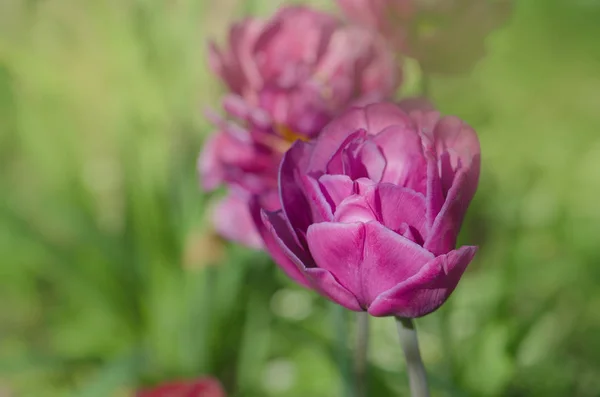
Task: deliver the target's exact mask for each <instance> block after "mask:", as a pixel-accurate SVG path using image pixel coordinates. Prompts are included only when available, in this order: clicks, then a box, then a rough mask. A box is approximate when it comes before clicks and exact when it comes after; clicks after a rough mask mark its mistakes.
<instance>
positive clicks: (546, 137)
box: [0, 0, 600, 397]
mask: <svg viewBox="0 0 600 397" xmlns="http://www.w3.org/2000/svg"><path fill="white" fill-rule="evenodd" d="M312 3H322V4H324V3H327V2H324V1H320V2H315V1H313V2H312ZM207 4H208V2H205V1H204V0H195V1H192V0H179V1H175V0H173V1H158V0H138V1H134V0H126V1H117V0H104V1H88V2H84V1H76V0H43V1H42V0H40V1H34V0H29V1H25V0H22V1H17V0H4V1H3V2H2V4H0V105H1V106H0V133H1V135H0V163H1V167H0V191H1V196H0V197H1V201H0V258H2V261H1V264H0V302H1V304H0V390H1V388H3V387H4V388H9V389H11V390H14V391H15V393H16V395H17V396H36V397H46V396H65V395H73V396H101V397H104V396H109V395H118V393H126V392H127V390H131V389H133V388H135V387H136V385H140V384H152V383H156V382H159V381H162V380H166V379H170V378H178V377H193V376H197V375H199V374H213V375H215V376H218V377H219V378H220V379H221V380H222V381H223V383H224V384H225V386H226V387H227V389H228V390H229V391H230V394H231V395H234V396H249V397H252V396H257V397H258V396H261V397H262V396H289V397H296V396H298V397H299V396H306V395H310V396H314V397H331V396H338V395H341V392H342V388H341V383H340V379H341V378H340V373H339V372H338V370H337V362H338V361H339V355H340V352H341V354H344V351H343V350H340V349H339V346H337V347H336V345H335V343H334V342H333V328H332V326H331V320H330V316H331V313H330V309H329V306H328V305H327V304H326V302H324V301H323V300H322V299H321V298H319V297H317V296H316V295H313V294H311V293H307V292H302V291H301V290H300V289H299V288H298V287H295V286H293V285H292V284H291V283H289V282H288V281H287V280H285V279H284V277H283V276H282V275H281V274H280V273H279V272H278V271H277V270H276V269H275V268H274V267H273V265H272V264H270V263H269V262H268V259H267V258H266V257H265V256H264V255H261V254H258V253H254V252H249V251H246V250H244V249H241V248H236V247H233V246H230V245H225V246H224V247H223V249H224V251H223V253H222V255H221V256H220V257H219V256H216V257H215V252H212V251H213V250H210V251H211V252H208V251H207V250H206V249H204V250H202V249H199V248H198V247H199V246H200V244H202V239H204V238H205V236H206V235H207V233H208V230H209V225H208V224H207V223H206V219H207V217H208V209H209V208H210V203H211V201H212V200H213V199H214V197H209V196H206V195H203V194H202V193H201V192H200V190H199V188H198V186H197V177H196V174H195V158H196V155H197V152H198V151H199V149H200V147H201V143H202V140H203V138H204V137H205V136H206V135H207V134H208V133H209V132H210V128H209V126H208V125H207V123H206V121H205V120H204V119H203V117H202V109H203V108H204V107H205V106H213V107H217V106H218V97H219V94H220V89H221V88H220V86H219V84H218V82H217V81H216V80H215V79H214V77H213V76H211V75H210V73H208V71H207V68H206V62H205V52H204V49H205V41H206V40H207V39H208V38H209V37H215V38H217V39H219V38H222V37H223V36H224V34H225V31H226V29H227V24H228V23H229V22H230V21H231V20H232V19H233V18H235V17H237V16H239V15H241V14H243V13H249V12H251V11H253V10H254V11H256V12H257V13H259V14H261V15H266V14H268V13H270V12H272V10H273V9H274V8H275V6H276V5H275V3H270V2H267V1H264V0H263V1H259V0H254V1H252V2H247V3H245V4H235V2H234V1H224V2H218V3H215V4H214V5H211V6H210V7H209V6H207ZM599 18H600V6H599V5H595V4H594V2H592V1H578V2H576V1H567V0H547V1H543V2H541V1H535V0H522V1H519V2H518V4H517V6H516V7H515V13H514V16H513V18H512V19H511V20H510V21H509V23H508V24H507V25H506V26H505V27H504V28H503V29H501V30H499V31H497V32H496V33H495V34H494V35H493V36H491V37H490V40H489V53H488V56H487V57H486V58H485V59H484V60H483V61H482V62H481V63H480V64H479V65H478V66H477V68H476V69H475V71H474V72H473V73H472V74H470V75H468V76H463V77H443V76H439V77H438V76H436V77H434V78H433V79H432V91H433V95H434V98H435V100H436V101H437V103H438V104H439V106H440V108H441V109H442V111H443V112H445V113H454V114H457V115H459V116H461V117H463V118H465V119H466V120H468V121H469V122H470V123H472V124H473V125H474V126H475V127H476V128H477V130H478V131H479V133H480V137H481V142H482V150H483V174H482V179H481V187H480V191H479V192H478V194H477V196H476V198H475V201H474V203H473V205H472V208H471V210H470V213H469V216H468V219H467V224H466V227H465V230H464V233H463V234H462V236H461V239H462V241H463V242H465V243H471V244H472V243H476V244H479V245H480V246H481V250H480V252H479V253H478V255H477V258H476V261H475V262H474V263H473V264H472V267H471V269H470V270H469V272H468V273H467V275H466V276H465V278H464V280H463V281H462V282H461V285H460V286H459V288H458V289H457V291H456V292H455V295H454V296H453V298H452V299H451V300H450V301H449V302H448V304H447V305H446V306H445V307H443V308H442V309H441V310H440V311H438V312H436V313H435V314H433V315H431V316H428V317H426V318H424V319H422V320H420V321H419V326H420V331H421V341H422V350H423V354H424V359H425V361H426V363H427V365H428V367H429V368H430V371H431V372H432V384H433V387H434V391H435V395H437V396H512V397H519V396H544V397H553V396H556V397H562V396H573V397H579V396H581V397H584V396H590V397H592V396H597V395H598V394H600V381H598V380H597V379H598V378H597V376H596V375H597V374H598V373H599V372H600V339H598V337H597V330H598V329H599V327H600V312H599V311H598V309H597V308H598V305H600V288H599V287H598V285H599V282H600V266H599V264H600V248H599V247H600V244H599V241H600V240H599V239H600V237H599V236H600V210H599V209H598V208H599V207H598V197H599V196H600V135H598V133H599V131H600V112H598V109H600V94H599V92H600V72H599V70H600V50H599V48H598V45H597V38H598V37H600V36H599V35H600V26H599V25H598V23H597V21H598V20H599ZM209 246H210V247H213V248H214V247H217V246H218V244H217V243H214V242H213V243H212V245H209ZM215 258H217V259H215ZM214 262H217V263H214ZM211 264H212V265H211ZM301 309H302V310H301ZM373 324H374V325H373V327H374V332H373V336H372V351H371V368H370V377H371V379H370V387H371V394H372V395H375V396H388V395H389V396H392V395H400V393H406V381H405V377H404V376H403V374H402V373H400V372H401V371H402V368H403V363H402V355H401V352H400V349H399V347H398V346H397V342H396V335H395V333H394V324H393V322H392V321H391V320H389V319H376V320H375V321H374V322H373ZM346 353H347V352H346ZM0 394H1V393H0ZM122 395H123V394H122ZM403 395H405V394H403Z"/></svg>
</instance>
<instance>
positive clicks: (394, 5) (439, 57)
mask: <svg viewBox="0 0 600 397" xmlns="http://www.w3.org/2000/svg"><path fill="white" fill-rule="evenodd" d="M337 2H338V4H339V5H340V8H341V9H342V10H343V11H344V13H345V14H346V16H347V17H348V18H349V19H351V20H353V21H355V22H357V23H358V24H360V25H363V26H367V27H369V28H371V29H374V30H377V31H379V32H380V33H381V34H383V35H384V36H385V37H387V38H388V40H389V41H390V42H391V43H392V45H393V47H394V48H396V49H397V50H398V51H401V52H402V53H404V54H407V55H409V56H411V57H413V58H415V59H417V60H418V61H419V63H420V64H421V66H422V68H423V70H425V71H426V72H429V73H460V72H464V71H468V70H469V69H470V68H471V67H472V66H473V65H474V64H475V62H476V61H477V60H478V59H480V58H481V57H483V56H484V55H485V38H486V36H487V34H488V33H490V32H491V31H492V30H494V29H496V28H497V27H498V26H500V25H501V24H502V23H503V22H504V20H506V18H507V17H508V15H509V14H510V11H511V7H512V0H492V1H482V0H427V1H426V0H337Z"/></svg>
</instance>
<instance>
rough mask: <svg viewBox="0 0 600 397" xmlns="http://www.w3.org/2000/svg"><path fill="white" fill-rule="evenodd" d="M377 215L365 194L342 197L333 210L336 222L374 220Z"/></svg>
mask: <svg viewBox="0 0 600 397" xmlns="http://www.w3.org/2000/svg"><path fill="white" fill-rule="evenodd" d="M376 219H377V216H376V215H375V212H374V211H373V208H371V205H370V204H369V200H368V199H367V197H365V196H360V195H352V196H349V197H347V198H346V199H344V201H342V202H341V203H340V205H339V206H338V207H337V210H336V211H335V218H334V220H335V221H336V222H341V223H354V222H369V221H373V220H376Z"/></svg>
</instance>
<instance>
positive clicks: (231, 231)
mask: <svg viewBox="0 0 600 397" xmlns="http://www.w3.org/2000/svg"><path fill="white" fill-rule="evenodd" d="M248 199H249V198H248V197H247V194H242V193H236V192H229V194H228V195H227V196H226V197H225V198H224V199H223V200H221V202H219V204H217V206H216V208H215V210H214V212H213V217H212V221H213V224H214V226H215V229H216V230H217V232H218V233H219V234H220V235H221V236H223V237H224V238H226V239H227V240H231V241H235V242H237V243H241V244H243V245H245V246H247V247H250V248H254V249H261V248H262V247H263V244H262V239H261V237H260V235H259V234H258V231H257V230H256V226H255V225H254V220H253V219H252V215H251V214H250V209H249V207H248Z"/></svg>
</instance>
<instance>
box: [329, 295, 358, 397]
mask: <svg viewBox="0 0 600 397" xmlns="http://www.w3.org/2000/svg"><path fill="white" fill-rule="evenodd" d="M330 307H331V311H332V312H333V313H332V316H331V318H332V320H333V327H334V332H335V341H336V344H335V350H336V356H337V357H336V358H337V362H338V367H339V369H340V375H341V378H342V379H341V380H342V393H343V394H342V395H343V396H344V397H354V390H353V386H352V367H351V364H350V359H351V357H350V356H349V355H348V354H347V349H348V345H347V343H348V326H347V317H346V315H347V309H345V308H343V307H342V306H340V305H338V304H337V303H333V302H332V303H331V306H330Z"/></svg>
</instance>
